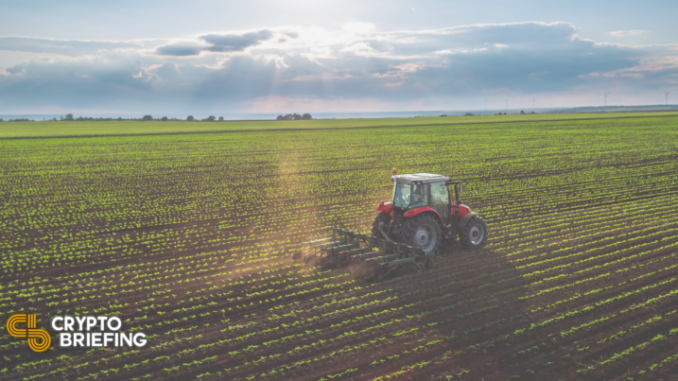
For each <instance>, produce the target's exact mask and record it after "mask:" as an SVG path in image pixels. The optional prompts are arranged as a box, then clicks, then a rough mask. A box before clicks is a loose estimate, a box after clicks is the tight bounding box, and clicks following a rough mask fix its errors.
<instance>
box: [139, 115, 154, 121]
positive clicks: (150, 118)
mask: <svg viewBox="0 0 678 381" xmlns="http://www.w3.org/2000/svg"><path fill="white" fill-rule="evenodd" d="M141 120H153V117H152V116H150V115H144V117H143V118H141Z"/></svg>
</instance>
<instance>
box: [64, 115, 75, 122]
mask: <svg viewBox="0 0 678 381" xmlns="http://www.w3.org/2000/svg"><path fill="white" fill-rule="evenodd" d="M61 120H67V121H73V120H74V119H73V114H66V116H64V117H62V118H61Z"/></svg>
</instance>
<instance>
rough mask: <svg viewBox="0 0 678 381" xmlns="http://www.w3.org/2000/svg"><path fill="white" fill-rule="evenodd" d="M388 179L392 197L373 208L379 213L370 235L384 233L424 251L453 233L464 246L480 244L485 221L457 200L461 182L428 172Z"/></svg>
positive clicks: (432, 247) (395, 176) (482, 241)
mask: <svg viewBox="0 0 678 381" xmlns="http://www.w3.org/2000/svg"><path fill="white" fill-rule="evenodd" d="M394 173H395V170H394ZM391 181H393V183H394V186H393V198H392V201H391V202H388V203H384V202H382V203H380V204H379V206H378V207H377V210H378V211H380V212H381V213H380V214H379V215H378V216H377V218H376V219H375V222H374V224H373V231H372V234H373V235H374V236H376V237H380V236H383V235H386V236H388V238H389V239H392V240H396V241H399V242H402V243H407V244H412V245H414V246H417V247H420V248H422V249H425V250H426V251H435V250H437V248H438V246H439V244H440V241H441V240H442V238H443V237H448V238H455V237H456V236H457V235H459V236H460V237H461V238H462V243H463V244H464V246H465V247H467V248H470V249H472V248H478V247H480V246H482V245H483V244H484V241H485V237H486V233H487V228H486V225H485V222H484V221H483V220H482V218H481V217H480V216H478V215H477V214H476V213H471V210H470V208H469V207H468V206H466V205H463V204H461V203H460V202H459V196H460V195H461V193H462V191H463V184H462V182H461V181H454V180H450V178H449V177H446V176H442V175H436V174H431V173H413V174H404V175H393V176H392V177H391ZM453 192H454V194H452V193H453ZM474 217H475V218H474ZM471 219H473V221H471ZM379 224H382V226H383V228H382V230H383V229H384V228H385V229H386V231H385V232H384V233H382V232H381V231H380V230H379V227H378V226H379ZM415 226H416V229H415ZM413 229H415V230H413Z"/></svg>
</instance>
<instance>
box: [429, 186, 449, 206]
mask: <svg viewBox="0 0 678 381" xmlns="http://www.w3.org/2000/svg"><path fill="white" fill-rule="evenodd" d="M431 203H432V204H433V205H434V206H435V205H447V204H449V203H450V196H449V194H448V191H447V185H445V183H433V184H431Z"/></svg>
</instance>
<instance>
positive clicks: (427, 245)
mask: <svg viewBox="0 0 678 381" xmlns="http://www.w3.org/2000/svg"><path fill="white" fill-rule="evenodd" d="M442 238H443V235H442V232H441V229H440V224H439V223H438V221H436V220H435V219H434V218H433V216H431V215H430V214H420V215H418V216H415V217H412V218H410V219H409V220H407V222H406V223H405V226H404V227H403V231H402V232H401V233H400V242H401V243H405V244H408V245H410V246H415V247H418V248H420V249H423V250H425V251H427V252H433V253H435V252H436V251H437V250H438V248H439V247H440V241H441V240H442Z"/></svg>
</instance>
